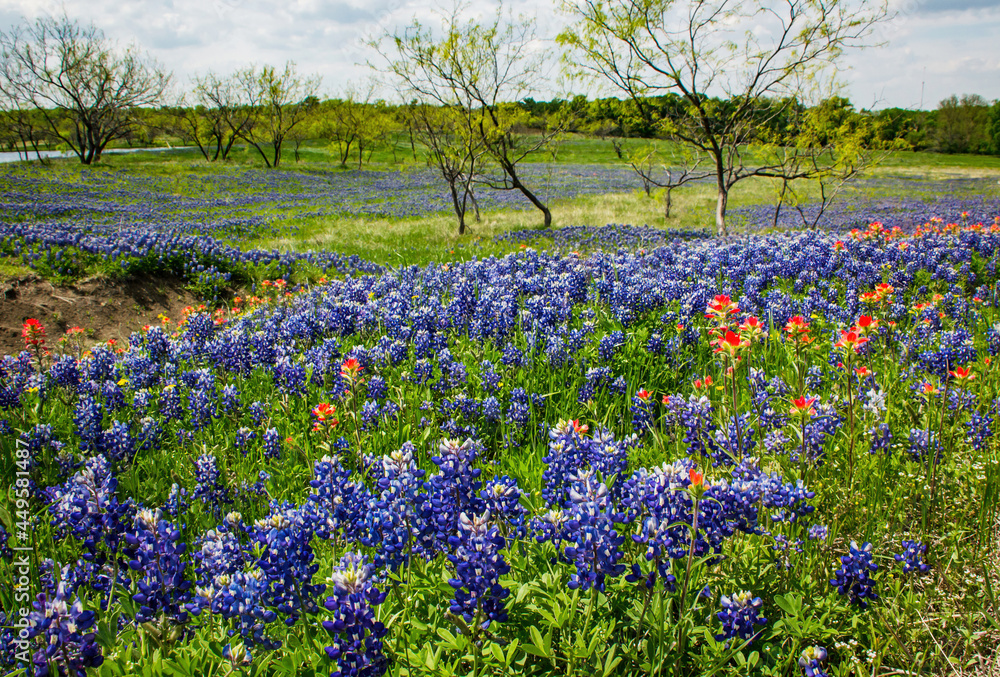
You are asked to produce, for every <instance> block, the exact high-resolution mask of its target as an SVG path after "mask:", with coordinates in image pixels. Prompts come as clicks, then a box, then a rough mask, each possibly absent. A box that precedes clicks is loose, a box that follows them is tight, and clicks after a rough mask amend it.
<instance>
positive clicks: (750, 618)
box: [715, 591, 767, 644]
mask: <svg viewBox="0 0 1000 677" xmlns="http://www.w3.org/2000/svg"><path fill="white" fill-rule="evenodd" d="M720 606H722V611H720V612H719V613H718V614H717V616H718V618H719V620H720V621H722V632H721V633H720V634H718V635H716V636H715V639H716V640H717V641H719V642H722V641H725V642H726V643H727V644H728V643H729V641H730V640H732V639H735V638H737V637H739V638H740V639H741V640H743V641H745V642H753V640H754V639H756V638H757V636H758V635H759V634H760V630H759V629H758V628H756V627H755V626H758V625H764V624H765V623H767V619H766V618H764V617H763V616H761V615H760V609H761V607H762V606H764V602H763V601H762V600H761V598H760V597H754V596H753V595H752V594H750V593H749V592H746V591H743V592H739V593H736V594H735V595H733V596H732V597H726V596H725V595H723V596H722V602H721V604H720Z"/></svg>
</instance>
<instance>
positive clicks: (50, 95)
mask: <svg viewBox="0 0 1000 677" xmlns="http://www.w3.org/2000/svg"><path fill="white" fill-rule="evenodd" d="M169 81H170V75H169V74H168V73H166V72H165V71H164V70H163V69H162V68H160V66H159V65H157V64H156V63H155V62H154V61H152V60H151V59H149V58H148V57H146V56H145V55H144V54H142V53H141V52H139V51H138V50H137V49H136V48H135V47H129V48H127V49H120V48H119V47H118V46H117V45H115V44H113V43H112V42H111V41H110V40H108V39H107V38H106V37H105V36H104V33H103V32H101V30H100V29H98V28H97V27H96V26H94V25H90V26H81V25H80V24H79V23H77V22H76V21H74V20H70V19H69V18H68V17H66V16H63V17H59V18H56V17H43V18H40V19H38V20H37V21H35V22H34V23H24V24H22V25H19V26H15V27H14V28H12V29H11V30H9V31H6V32H0V91H2V92H3V94H4V96H5V97H6V98H8V99H9V100H11V101H12V102H13V103H14V104H15V105H16V106H17V107H18V108H20V109H32V110H35V111H38V112H39V113H40V115H41V117H42V119H43V120H44V123H45V127H46V131H47V132H48V133H49V134H50V135H51V136H52V137H54V138H56V139H58V140H59V141H61V142H63V143H65V144H66V145H68V146H69V147H70V149H72V151H73V152H74V153H75V154H76V156H77V157H78V158H79V159H80V162H82V163H83V164H85V165H89V164H91V163H93V162H97V161H99V160H100V159H101V153H102V152H103V151H104V149H105V148H106V147H107V145H108V144H109V143H110V142H111V141H114V140H116V139H121V138H124V137H126V136H127V135H128V134H129V133H131V131H132V128H133V126H134V125H135V124H136V117H135V113H136V110H137V109H139V108H140V107H142V106H153V105H157V104H159V102H160V100H161V98H162V97H163V94H164V92H165V90H166V88H167V85H168V83H169Z"/></svg>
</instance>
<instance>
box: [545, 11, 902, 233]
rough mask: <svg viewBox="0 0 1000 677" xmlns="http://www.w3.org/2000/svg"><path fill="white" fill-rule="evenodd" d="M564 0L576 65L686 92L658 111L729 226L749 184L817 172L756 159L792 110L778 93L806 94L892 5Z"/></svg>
mask: <svg viewBox="0 0 1000 677" xmlns="http://www.w3.org/2000/svg"><path fill="white" fill-rule="evenodd" d="M563 8H564V10H565V11H566V12H567V13H568V14H569V15H570V16H571V17H572V18H573V22H572V24H571V25H570V26H569V27H568V28H567V29H566V30H564V31H563V32H562V33H561V34H560V36H559V38H558V40H559V42H560V44H562V45H563V46H565V47H566V48H568V51H567V54H566V60H567V61H568V62H569V63H571V64H573V67H574V71H575V73H576V74H577V75H583V76H593V77H595V78H597V79H598V80H599V81H603V82H606V83H610V84H611V85H612V86H614V87H615V88H617V89H618V90H620V91H622V92H624V93H625V94H626V95H628V96H629V97H630V98H632V99H633V100H634V101H635V102H636V104H637V105H640V106H641V105H642V104H643V102H644V101H645V100H647V98H648V97H651V96H656V95H662V94H670V93H673V94H676V95H677V96H678V97H679V98H680V99H681V101H682V102H683V107H682V112H681V113H680V114H670V115H667V116H666V117H664V118H662V119H660V120H659V121H658V131H659V135H660V136H662V137H663V138H666V139H669V140H672V141H675V142H677V143H680V144H682V145H684V146H686V147H687V148H688V149H689V150H690V151H691V156H692V157H693V158H695V159H696V161H697V162H700V163H701V166H702V167H704V168H705V169H704V171H703V172H702V176H703V178H706V179H713V180H714V181H715V184H716V187H717V191H718V199H717V201H716V209H715V221H716V227H717V231H718V232H719V234H727V233H728V229H727V226H726V208H727V204H728V200H729V193H730V191H731V190H732V188H733V186H734V185H736V184H737V183H738V182H740V181H742V180H744V179H747V178H750V177H753V176H766V177H772V178H779V179H784V180H792V179H797V178H804V177H808V176H809V173H808V172H805V173H796V174H794V175H789V174H788V173H787V172H788V169H789V168H790V167H791V166H796V165H797V166H798V168H799V169H802V170H804V169H805V166H806V165H805V163H793V165H789V164H788V163H787V162H775V163H767V162H763V163H762V162H760V158H758V157H755V153H754V147H755V145H758V144H759V143H761V142H762V140H761V138H760V131H761V129H767V128H768V126H769V123H770V121H771V120H772V119H774V118H775V117H776V116H782V115H784V114H785V112H786V111H785V107H784V106H782V105H775V102H782V101H784V102H787V103H786V105H787V106H790V105H792V102H795V101H799V100H802V99H803V98H804V95H805V94H806V93H807V92H809V91H811V90H812V89H814V88H815V87H816V86H817V84H818V83H820V82H821V81H822V79H823V78H824V76H825V75H827V74H828V73H829V72H830V68H831V67H835V66H836V62H837V59H838V58H839V57H840V56H841V54H842V53H843V51H844V50H845V49H846V48H849V47H862V46H864V45H865V43H866V42H867V40H868V39H869V37H870V36H871V33H872V29H873V28H874V27H875V25H876V24H877V23H879V22H880V21H883V20H885V19H886V18H887V17H888V15H889V13H888V8H887V4H886V2H885V0H762V1H760V2H749V1H747V0H692V1H691V2H683V3H681V2H676V1H674V0H563ZM765 142H766V141H765ZM803 151H804V152H807V153H811V152H812V151H811V150H810V149H809V147H806V148H804V149H803Z"/></svg>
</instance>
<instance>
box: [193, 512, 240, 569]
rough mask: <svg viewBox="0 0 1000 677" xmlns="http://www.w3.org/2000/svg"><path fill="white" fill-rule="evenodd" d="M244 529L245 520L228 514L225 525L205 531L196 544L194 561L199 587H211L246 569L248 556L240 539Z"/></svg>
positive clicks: (236, 515)
mask: <svg viewBox="0 0 1000 677" xmlns="http://www.w3.org/2000/svg"><path fill="white" fill-rule="evenodd" d="M241 526H242V516H241V515H240V514H239V513H229V514H228V515H226V518H225V520H224V521H223V522H222V524H220V525H219V526H218V527H217V528H215V529H209V530H208V531H206V532H205V535H204V536H202V537H201V538H200V539H199V540H198V542H197V543H196V544H195V550H194V552H193V553H192V557H193V559H194V561H195V574H196V575H197V577H198V584H199V585H203V586H204V585H211V584H212V583H213V582H214V581H215V580H216V578H218V577H219V576H222V575H232V574H235V573H236V572H238V571H242V570H243V569H244V567H245V566H246V564H247V563H248V561H249V555H248V553H247V551H246V549H245V547H244V545H243V544H242V543H241V542H240V539H239V536H238V535H237V529H238V528H239V527H241Z"/></svg>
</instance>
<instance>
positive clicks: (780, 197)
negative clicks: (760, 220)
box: [771, 181, 788, 230]
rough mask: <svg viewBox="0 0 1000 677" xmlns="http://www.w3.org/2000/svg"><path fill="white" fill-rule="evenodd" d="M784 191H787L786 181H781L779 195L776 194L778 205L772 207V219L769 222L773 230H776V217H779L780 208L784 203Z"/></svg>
mask: <svg viewBox="0 0 1000 677" xmlns="http://www.w3.org/2000/svg"><path fill="white" fill-rule="evenodd" d="M786 190H788V181H782V182H781V193H779V194H778V204H776V205H774V219H772V221H771V227H772V228H774V229H775V230H777V229H778V217H780V216H781V206H782V205H783V204H784V203H785V191H786Z"/></svg>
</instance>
